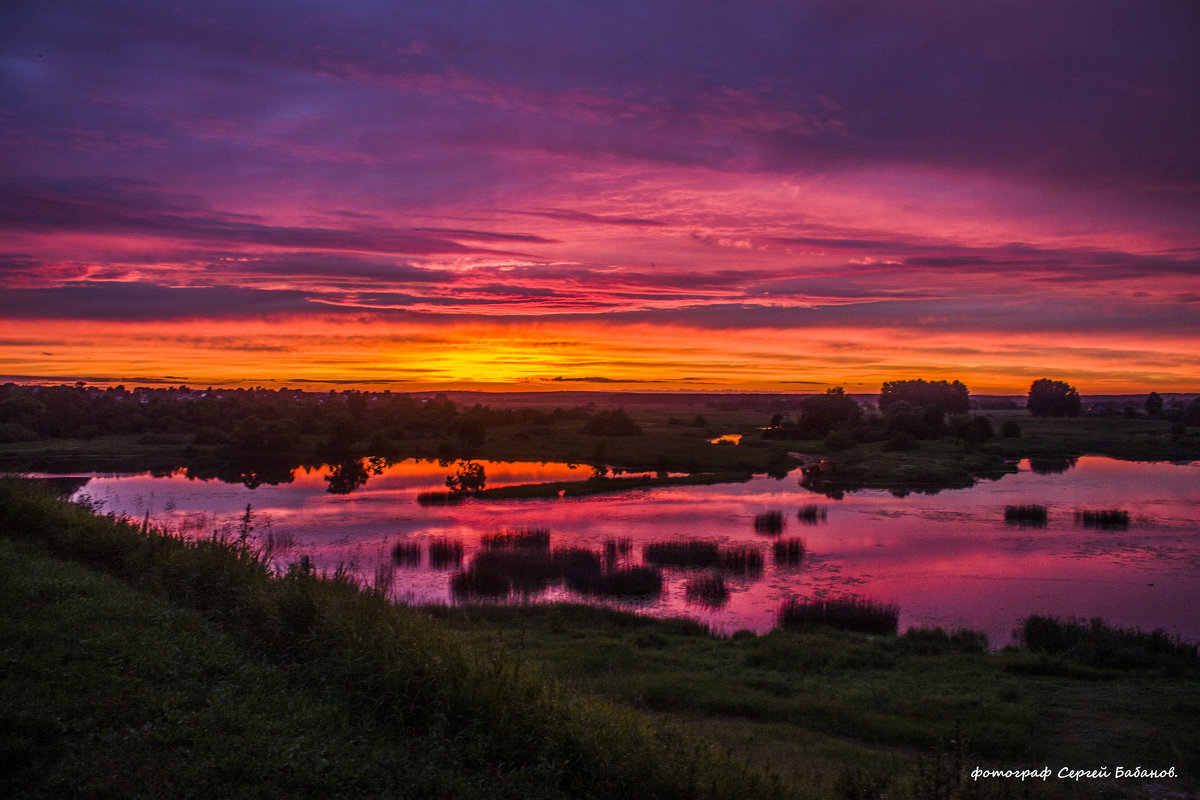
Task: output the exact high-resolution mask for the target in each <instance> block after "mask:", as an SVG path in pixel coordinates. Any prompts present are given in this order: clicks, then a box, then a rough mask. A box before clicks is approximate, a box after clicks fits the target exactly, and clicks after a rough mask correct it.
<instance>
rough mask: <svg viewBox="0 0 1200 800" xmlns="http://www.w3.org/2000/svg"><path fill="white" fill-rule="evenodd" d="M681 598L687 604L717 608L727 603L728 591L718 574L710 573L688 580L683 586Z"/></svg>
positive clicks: (723, 580)
mask: <svg viewBox="0 0 1200 800" xmlns="http://www.w3.org/2000/svg"><path fill="white" fill-rule="evenodd" d="M683 596H684V597H685V598H686V599H687V601H688V602H689V603H700V604H702V605H706V606H711V607H713V608H719V607H721V606H723V605H725V603H727V602H729V589H728V588H727V587H726V586H725V579H724V578H722V577H721V575H720V573H717V572H710V573H707V574H705V575H698V576H696V577H694V578H689V579H688V580H687V583H685V584H684V585H683Z"/></svg>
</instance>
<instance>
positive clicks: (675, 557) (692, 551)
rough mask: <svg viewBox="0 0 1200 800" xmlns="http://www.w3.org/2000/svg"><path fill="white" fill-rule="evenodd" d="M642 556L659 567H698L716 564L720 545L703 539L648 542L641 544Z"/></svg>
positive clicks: (718, 558)
mask: <svg viewBox="0 0 1200 800" xmlns="http://www.w3.org/2000/svg"><path fill="white" fill-rule="evenodd" d="M642 558H643V559H644V560H645V561H646V562H647V563H650V564H655V565H657V566H660V567H680V568H684V569H687V568H695V569H699V568H704V567H712V566H716V565H717V563H718V562H719V560H720V547H718V545H717V544H716V542H707V541H704V540H703V539H683V540H677V541H663V542H648V543H646V544H644V545H642Z"/></svg>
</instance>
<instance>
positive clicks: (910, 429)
mask: <svg viewBox="0 0 1200 800" xmlns="http://www.w3.org/2000/svg"><path fill="white" fill-rule="evenodd" d="M969 408H970V394H969V392H968V391H967V387H966V386H964V385H963V384H962V383H960V382H958V381H954V382H953V383H948V382H946V381H933V382H928V381H924V380H912V381H889V382H887V383H885V384H883V392H882V393H881V395H880V399H879V410H880V412H881V413H880V414H878V415H867V414H866V413H865V412H864V411H863V408H862V407H861V406H860V405H859V404H858V403H857V402H856V401H855V400H854V398H853V397H851V396H849V395H847V394H846V393H845V392H844V391H843V390H842V389H841V388H840V387H835V388H833V389H829V390H827V391H826V393H825V394H823V395H813V396H812V397H807V398H805V399H804V400H802V401H801V403H800V414H799V416H798V417H796V418H794V419H793V418H790V417H785V416H783V415H782V414H776V415H775V416H774V417H772V419H771V422H770V424H769V425H768V426H767V429H766V430H765V431H764V432H763V436H764V438H767V439H820V438H822V437H824V438H825V439H826V443H827V445H828V446H829V447H831V448H832V449H840V448H843V447H848V446H850V445H851V444H853V443H855V442H876V441H883V440H886V441H888V443H889V445H890V446H892V447H894V448H896V449H904V448H906V447H908V446H909V443H910V442H913V441H915V440H917V439H938V438H941V437H943V436H947V435H954V436H958V437H959V438H962V439H967V440H970V441H987V440H988V439H991V438H992V437H993V436H994V435H995V431H994V430H993V429H992V423H991V421H990V420H989V419H988V418H987V417H984V416H979V415H975V416H972V415H970V414H969V413H967V409H969Z"/></svg>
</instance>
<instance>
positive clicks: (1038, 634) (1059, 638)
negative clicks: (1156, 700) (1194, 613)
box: [1016, 615, 1200, 669]
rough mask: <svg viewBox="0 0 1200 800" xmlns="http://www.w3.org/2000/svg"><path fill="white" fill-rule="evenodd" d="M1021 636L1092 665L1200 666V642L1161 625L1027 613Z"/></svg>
mask: <svg viewBox="0 0 1200 800" xmlns="http://www.w3.org/2000/svg"><path fill="white" fill-rule="evenodd" d="M1016 635H1017V638H1018V640H1019V641H1020V642H1021V643H1022V644H1023V645H1025V646H1026V647H1028V648H1029V649H1030V650H1032V651H1034V652H1036V653H1045V654H1047V655H1051V656H1061V657H1063V658H1067V659H1069V660H1071V661H1075V662H1077V663H1080V664H1085V665H1087V666H1090V667H1099V668H1112V669H1133V668H1144V667H1159V668H1165V669H1185V668H1189V669H1190V668H1195V667H1197V666H1200V655H1198V654H1197V645H1195V644H1191V643H1188V642H1184V641H1183V640H1182V639H1180V638H1179V637H1178V636H1171V635H1170V634H1168V633H1167V632H1166V631H1164V630H1162V629H1159V630H1156V631H1152V632H1150V633H1146V632H1144V631H1140V630H1136V629H1129V628H1116V627H1113V626H1110V625H1109V624H1107V623H1106V622H1104V620H1102V619H1092V620H1087V621H1085V620H1079V619H1069V620H1061V619H1058V618H1056V617H1046V616H1041V615H1033V616H1030V617H1027V618H1026V619H1025V620H1024V621H1023V622H1022V623H1021V627H1020V628H1019V629H1018V630H1017V631H1016Z"/></svg>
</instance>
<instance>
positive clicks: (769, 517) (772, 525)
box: [754, 511, 783, 536]
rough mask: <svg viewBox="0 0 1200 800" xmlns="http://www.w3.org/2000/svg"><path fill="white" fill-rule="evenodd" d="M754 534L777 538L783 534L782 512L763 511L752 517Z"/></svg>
mask: <svg viewBox="0 0 1200 800" xmlns="http://www.w3.org/2000/svg"><path fill="white" fill-rule="evenodd" d="M754 532H755V533H762V534H766V535H767V536H778V535H779V534H781V533H783V512H782V511H763V512H761V513H758V514H755V515H754Z"/></svg>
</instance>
